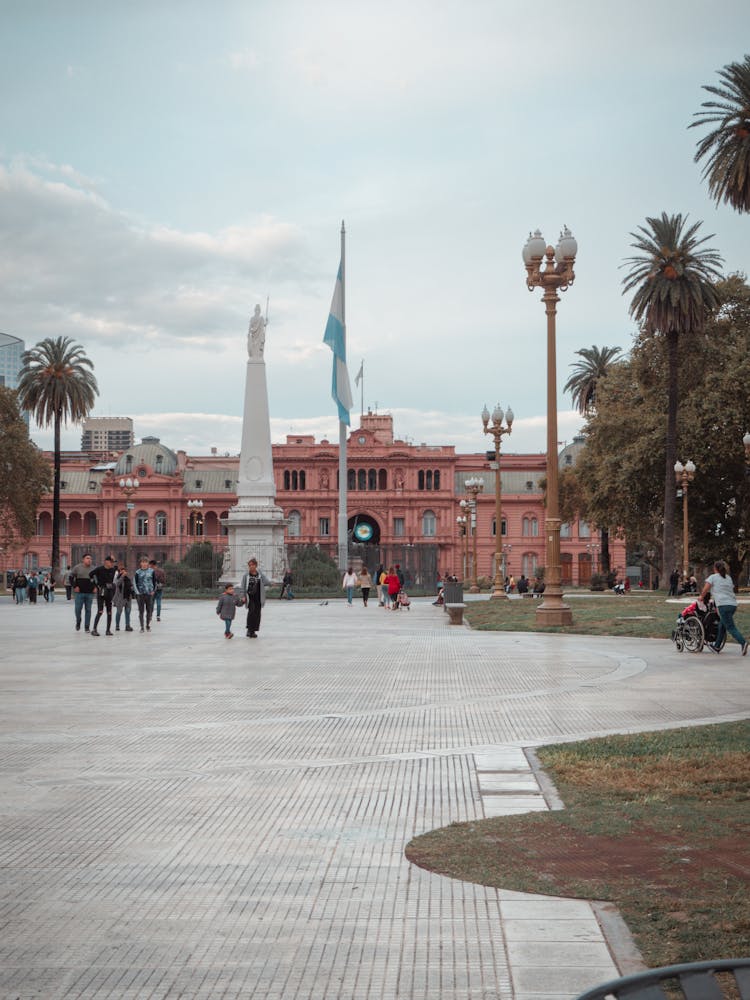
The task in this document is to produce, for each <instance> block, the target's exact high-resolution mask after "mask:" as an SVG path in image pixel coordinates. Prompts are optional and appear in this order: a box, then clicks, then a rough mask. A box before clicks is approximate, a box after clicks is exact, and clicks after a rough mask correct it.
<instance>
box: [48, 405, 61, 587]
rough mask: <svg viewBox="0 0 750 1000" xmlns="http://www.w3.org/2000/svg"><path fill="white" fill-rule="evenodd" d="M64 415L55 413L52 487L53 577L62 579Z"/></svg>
mask: <svg viewBox="0 0 750 1000" xmlns="http://www.w3.org/2000/svg"><path fill="white" fill-rule="evenodd" d="M61 423H62V414H61V413H60V412H59V411H58V412H56V413H55V423H54V429H55V475H54V482H53V486H52V560H51V561H52V576H53V577H54V579H55V580H59V579H60V573H59V569H60V424H61Z"/></svg>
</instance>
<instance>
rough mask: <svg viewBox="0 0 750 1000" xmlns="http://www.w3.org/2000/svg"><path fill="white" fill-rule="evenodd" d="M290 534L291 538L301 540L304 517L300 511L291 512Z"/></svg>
mask: <svg viewBox="0 0 750 1000" xmlns="http://www.w3.org/2000/svg"><path fill="white" fill-rule="evenodd" d="M287 530H288V534H289V537H290V538H299V536H300V535H301V534H302V515H301V514H300V512H299V511H298V510H291V511H289V527H288V529H287Z"/></svg>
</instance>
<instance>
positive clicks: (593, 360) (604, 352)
mask: <svg viewBox="0 0 750 1000" xmlns="http://www.w3.org/2000/svg"><path fill="white" fill-rule="evenodd" d="M576 354H577V355H578V356H579V357H580V358H583V360H582V361H574V362H573V364H572V365H571V366H570V367H571V368H572V369H573V374H572V375H571V376H570V378H569V379H568V381H567V382H566V383H565V386H564V389H563V391H564V392H570V393H571V395H572V397H573V406H575V408H576V409H577V410H578V412H579V413H580V414H581V415H582V416H585V414H586V413H588V412H589V411H590V410H591V409H593V408H594V407H595V406H596V389H597V386H598V384H599V382H600V380H601V379H603V378H606V376H607V373H608V372H609V370H610V368H611V367H612V365H614V364H616V363H617V362H618V361H620V360H621V358H622V354H621V351H620V348H619V347H596V346H595V345H593V344H592V345H591V347H582V348H581V350H580V351H576Z"/></svg>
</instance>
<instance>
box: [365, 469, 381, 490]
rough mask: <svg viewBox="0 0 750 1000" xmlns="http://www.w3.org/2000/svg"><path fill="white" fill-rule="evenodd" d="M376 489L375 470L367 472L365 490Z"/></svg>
mask: <svg viewBox="0 0 750 1000" xmlns="http://www.w3.org/2000/svg"><path fill="white" fill-rule="evenodd" d="M377 488H378V472H377V469H368V470H367V489H368V490H376V489H377Z"/></svg>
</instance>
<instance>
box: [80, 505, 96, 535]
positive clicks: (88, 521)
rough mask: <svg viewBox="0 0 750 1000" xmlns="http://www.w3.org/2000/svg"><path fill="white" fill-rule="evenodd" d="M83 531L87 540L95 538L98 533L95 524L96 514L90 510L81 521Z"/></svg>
mask: <svg viewBox="0 0 750 1000" xmlns="http://www.w3.org/2000/svg"><path fill="white" fill-rule="evenodd" d="M83 531H84V534H86V535H88V537H89V538H96V536H97V534H98V533H99V526H98V524H97V523H96V514H95V513H94V512H93V511H92V510H90V511H88V513H87V514H86V516H85V517H84V519H83Z"/></svg>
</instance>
